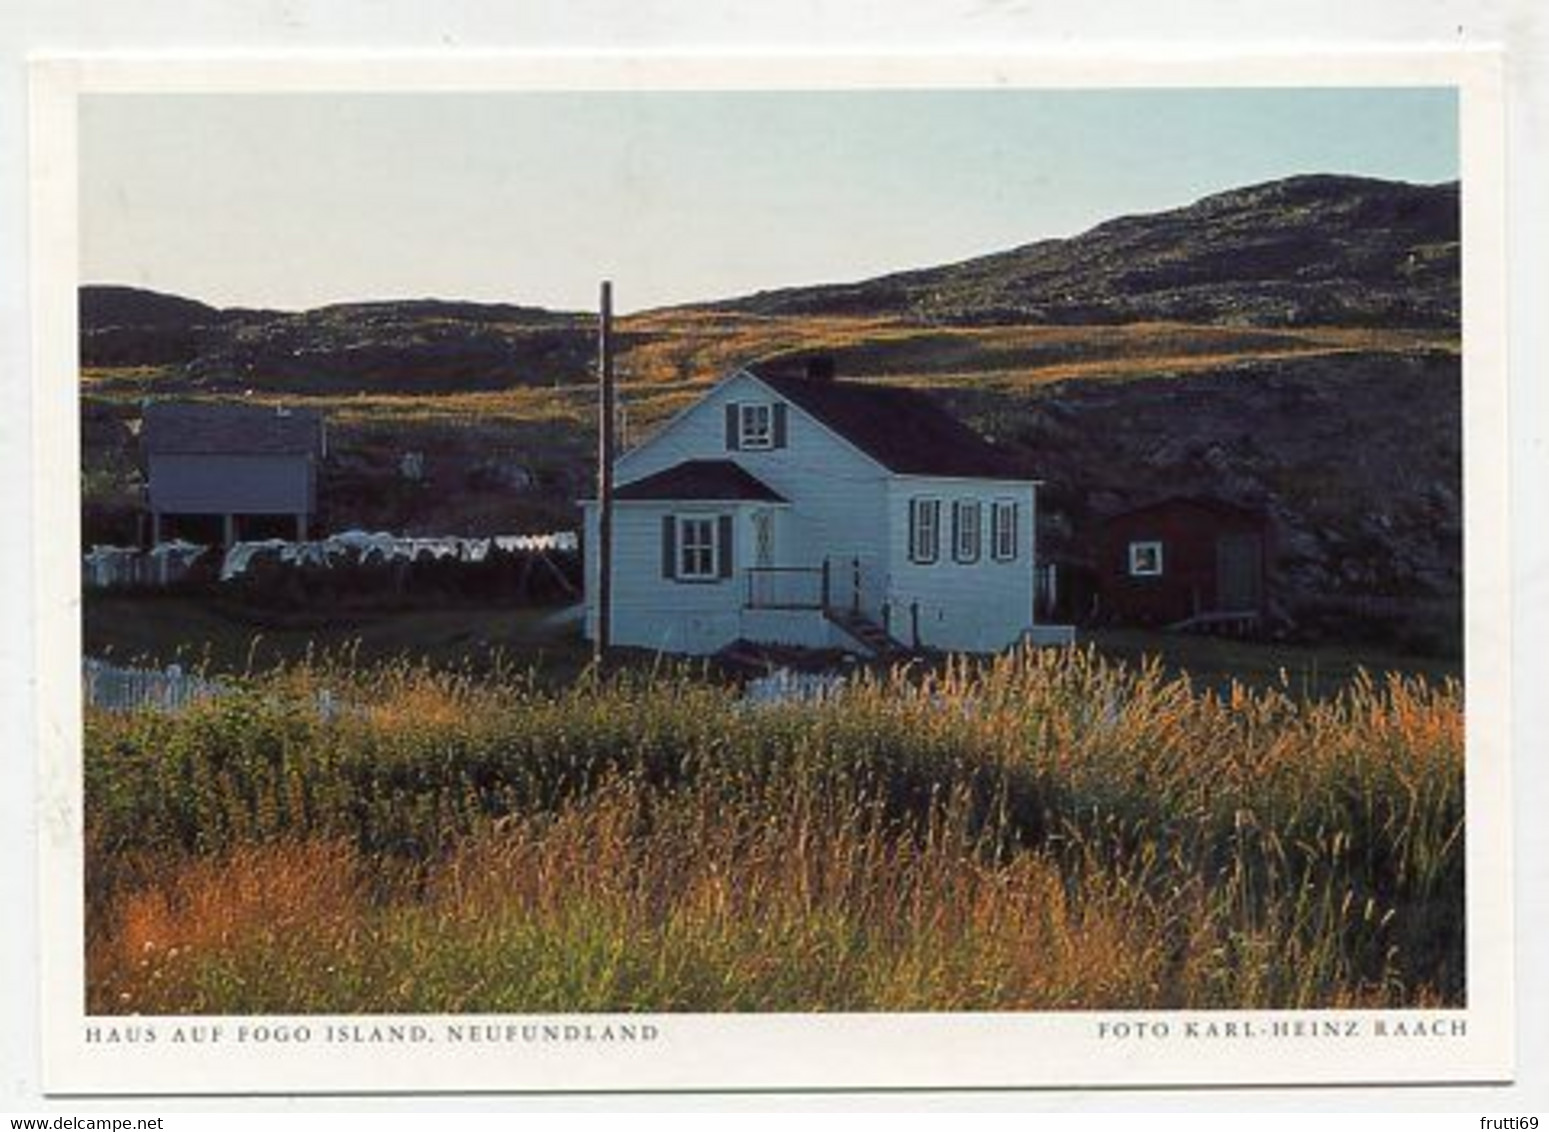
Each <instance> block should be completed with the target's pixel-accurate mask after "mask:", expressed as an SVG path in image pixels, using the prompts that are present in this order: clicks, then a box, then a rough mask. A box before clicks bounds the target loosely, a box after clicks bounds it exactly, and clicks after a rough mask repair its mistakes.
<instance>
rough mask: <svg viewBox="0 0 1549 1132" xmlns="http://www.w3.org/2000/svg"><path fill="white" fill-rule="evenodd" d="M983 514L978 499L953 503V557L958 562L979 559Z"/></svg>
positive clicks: (960, 500)
mask: <svg viewBox="0 0 1549 1132" xmlns="http://www.w3.org/2000/svg"><path fill="white" fill-rule="evenodd" d="M982 514H983V512H982V509H981V508H980V506H979V501H978V500H977V499H959V500H958V501H957V502H955V503H953V504H952V557H953V558H954V559H955V560H957V561H958V562H963V563H969V562H977V561H979V547H980V544H981V542H982V541H983V532H982V531H981V530H980V527H981V525H982Z"/></svg>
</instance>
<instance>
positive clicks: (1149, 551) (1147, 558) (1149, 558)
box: [1129, 541, 1162, 578]
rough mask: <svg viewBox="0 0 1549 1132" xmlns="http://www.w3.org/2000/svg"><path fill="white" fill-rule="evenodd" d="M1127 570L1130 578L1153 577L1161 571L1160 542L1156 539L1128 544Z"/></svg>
mask: <svg viewBox="0 0 1549 1132" xmlns="http://www.w3.org/2000/svg"><path fill="white" fill-rule="evenodd" d="M1129 572H1130V577H1132V578H1155V577H1158V576H1160V575H1161V573H1162V544H1161V543H1160V542H1156V541H1146V542H1132V543H1130V544H1129Z"/></svg>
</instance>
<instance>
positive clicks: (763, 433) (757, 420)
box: [738, 405, 774, 448]
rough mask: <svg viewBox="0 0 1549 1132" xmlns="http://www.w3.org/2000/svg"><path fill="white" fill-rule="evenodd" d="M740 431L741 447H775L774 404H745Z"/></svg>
mask: <svg viewBox="0 0 1549 1132" xmlns="http://www.w3.org/2000/svg"><path fill="white" fill-rule="evenodd" d="M741 410H742V419H741V422H740V428H739V433H738V440H739V443H738V447H740V448H773V447H774V406H772V405H743V406H741Z"/></svg>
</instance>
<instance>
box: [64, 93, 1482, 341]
mask: <svg viewBox="0 0 1549 1132" xmlns="http://www.w3.org/2000/svg"><path fill="white" fill-rule="evenodd" d="M1457 132H1458V115H1457V100H1456V96H1455V94H1454V92H1452V91H1451V90H1441V89H1396V88H1388V89H1382V88H1374V89H1352V90H1343V89H1285V90H1241V89H1238V90H1219V89H1218V90H1135V91H1121V90H1107V91H1091V90H1086V91H1071V90H1065V91H1053V90H1050V91H1028V90H974V91H966V90H959V91H949V90H936V91H820V92H799V91H798V92H673V93H668V92H651V93H630V92H584V93H564V92H553V93H550V92H544V93H491V94H467V93H456V94H230V95H226V94H223V95H211V94H154V95H152V94H112V95H105V94H94V95H88V96H85V97H84V98H83V99H82V105H81V120H80V155H81V166H80V172H81V201H80V204H81V278H82V281H83V282H88V283H121V284H130V285H134V286H141V287H150V288H154V289H156V290H161V291H169V292H173V293H176V294H181V295H186V296H188V297H190V298H196V299H200V300H203V301H204V302H208V303H211V304H213V305H216V306H252V307H273V308H279V309H285V310H299V309H304V308H307V307H312V306H318V305H322V304H324V303H329V302H346V301H360V300H369V299H403V298H427V297H436V298H445V299H471V300H478V301H488V302H513V303H520V304H524V305H536V306H544V307H550V308H553V309H566V310H587V309H591V308H593V307H594V306H595V304H596V298H597V287H598V282H599V281H600V280H602V279H605V278H608V279H612V280H613V285H614V294H615V304H616V307H617V308H618V309H619V310H621V311H625V312H627V311H632V310H643V309H649V308H651V307H656V306H664V305H668V304H672V303H679V302H691V301H697V300H707V299H715V298H728V297H731V296H734V295H741V294H747V293H750V292H753V291H757V290H761V289H767V288H773V287H783V286H792V285H799V284H809V283H819V282H841V281H847V280H855V279H862V278H866V277H869V276H872V275H877V274H881V273H884V272H887V271H895V270H902V269H908V268H914V267H928V266H933V265H936V264H940V263H948V262H952V261H955V260H960V259H965V258H968V257H971V256H974V255H979V254H983V253H986V252H992V251H1002V250H1005V249H1006V248H1010V247H1015V246H1018V245H1020V244H1025V243H1030V242H1032V241H1034V240H1038V239H1043V238H1046V237H1053V236H1068V235H1074V234H1076V233H1077V232H1080V231H1083V230H1085V229H1086V228H1089V227H1091V226H1092V225H1094V224H1097V223H1100V222H1102V221H1104V220H1107V219H1111V218H1113V217H1115V216H1119V215H1125V214H1130V213H1137V212H1153V211H1159V210H1162V209H1166V208H1174V207H1178V206H1181V205H1184V204H1188V203H1190V202H1191V201H1193V200H1196V199H1198V198H1199V197H1201V196H1205V195H1208V194H1210V193H1214V192H1219V191H1222V190H1225V189H1230V188H1235V187H1238V186H1241V185H1246V184H1253V183H1256V182H1260V181H1266V180H1272V179H1275V178H1278V177H1285V176H1290V175H1293V174H1298V173H1349V174H1360V175H1366V176H1375V177H1386V178H1392V179H1396V180H1404V181H1415V182H1424V183H1434V182H1437V181H1445V180H1451V179H1454V178H1456V177H1457V176H1458V152H1457Z"/></svg>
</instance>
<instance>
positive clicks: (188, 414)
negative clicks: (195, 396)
mask: <svg viewBox="0 0 1549 1132" xmlns="http://www.w3.org/2000/svg"><path fill="white" fill-rule="evenodd" d="M141 420H142V423H141V425H140V446H141V447H142V448H143V449H144V450H145V451H146V452H156V453H164V454H178V455H196V454H197V455H242V456H250V455H257V456H276V455H303V454H307V453H311V454H313V455H320V454H321V452H322V449H323V415H322V414H321V413H320V412H318V411H317V410H316V409H291V408H282V407H280V406H276V405H232V404H213V403H208V402H200V401H152V402H151V403H150V404H148V405H146V406H145V408H144V410H143V411H142V413H141Z"/></svg>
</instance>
